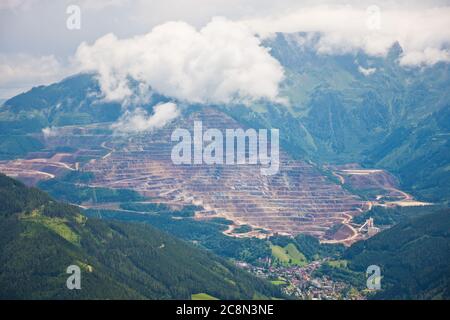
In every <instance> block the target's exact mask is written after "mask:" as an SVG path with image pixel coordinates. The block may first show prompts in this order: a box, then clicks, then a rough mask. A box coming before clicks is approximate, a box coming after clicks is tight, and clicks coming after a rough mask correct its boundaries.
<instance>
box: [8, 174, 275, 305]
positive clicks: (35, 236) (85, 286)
mask: <svg viewBox="0 0 450 320" xmlns="http://www.w3.org/2000/svg"><path fill="white" fill-rule="evenodd" d="M70 265H78V266H79V267H80V268H81V290H68V289H67V288H66V280H67V278H68V277H69V274H66V269H67V267H68V266H70ZM199 293H206V294H208V295H211V296H213V297H216V298H220V299H252V298H264V297H281V295H280V293H279V291H278V289H276V288H275V287H274V286H272V285H271V284H269V283H267V282H265V281H264V280H262V279H258V278H255V277H253V276H251V275H249V274H247V273H246V272H244V271H242V270H239V269H237V268H236V267H234V266H233V265H231V264H230V263H229V262H227V261H225V260H223V259H221V258H219V257H217V256H215V255H213V254H211V253H209V252H207V251H204V250H200V249H198V248H195V247H193V246H192V245H189V244H187V243H185V242H182V241H180V240H177V239H175V238H173V237H172V236H169V235H167V234H165V233H162V232H160V231H158V230H156V229H154V228H152V227H150V226H147V225H140V224H132V223H124V222H118V221H114V220H108V221H104V220H98V219H95V218H87V217H86V216H84V215H82V214H81V213H80V211H79V208H78V207H75V206H72V205H69V204H65V203H60V202H57V201H55V200H53V199H52V198H51V197H50V196H48V195H47V194H46V193H44V192H42V191H40V190H39V189H36V188H29V187H26V186H25V185H23V184H22V183H21V182H18V181H16V180H13V179H11V178H8V177H6V176H4V175H2V174H0V298H2V299H190V298H191V295H193V294H199Z"/></svg>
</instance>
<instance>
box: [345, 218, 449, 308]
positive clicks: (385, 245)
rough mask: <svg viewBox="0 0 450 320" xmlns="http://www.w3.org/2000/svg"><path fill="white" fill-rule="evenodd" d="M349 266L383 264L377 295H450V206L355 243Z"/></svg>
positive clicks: (349, 252)
mask: <svg viewBox="0 0 450 320" xmlns="http://www.w3.org/2000/svg"><path fill="white" fill-rule="evenodd" d="M344 258H346V259H348V260H349V261H350V263H349V268H350V269H351V270H354V271H358V272H365V270H366V268H367V267H368V266H370V265H378V266H379V267H380V268H381V276H382V280H381V286H382V287H381V288H382V291H380V292H379V293H376V294H375V295H374V296H373V298H375V299H450V265H449V263H448V262H449V261H450V210H448V209H445V210H442V211H440V212H438V213H431V214H424V215H420V216H417V217H414V218H411V219H408V220H406V221H403V222H400V223H399V224H397V225H395V226H394V227H392V228H391V229H388V230H385V231H383V232H380V233H379V234H378V235H376V236H374V237H372V238H370V239H368V240H366V241H361V242H358V243H355V244H354V245H352V246H351V247H350V248H349V249H347V251H346V252H345V253H344Z"/></svg>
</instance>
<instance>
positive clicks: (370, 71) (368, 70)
mask: <svg viewBox="0 0 450 320" xmlns="http://www.w3.org/2000/svg"><path fill="white" fill-rule="evenodd" d="M358 71H359V72H361V73H362V74H363V75H365V76H366V77H367V76H370V75H371V74H374V73H375V71H377V68H364V67H361V66H358Z"/></svg>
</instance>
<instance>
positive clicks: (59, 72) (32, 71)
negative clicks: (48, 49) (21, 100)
mask: <svg viewBox="0 0 450 320" xmlns="http://www.w3.org/2000/svg"><path fill="white" fill-rule="evenodd" d="M70 72H71V70H70V69H69V68H68V67H66V66H64V65H63V64H61V63H60V62H59V61H58V60H57V59H56V58H55V57H54V56H53V55H47V56H31V55H26V54H18V55H2V54H0V75H1V77H0V87H1V91H0V94H1V95H2V96H3V97H6V98H9V97H12V96H13V95H15V94H18V93H20V92H23V91H24V90H28V89H30V88H31V87H32V86H36V85H42V84H49V83H52V82H54V81H59V80H61V78H63V77H64V76H66V75H68V74H70Z"/></svg>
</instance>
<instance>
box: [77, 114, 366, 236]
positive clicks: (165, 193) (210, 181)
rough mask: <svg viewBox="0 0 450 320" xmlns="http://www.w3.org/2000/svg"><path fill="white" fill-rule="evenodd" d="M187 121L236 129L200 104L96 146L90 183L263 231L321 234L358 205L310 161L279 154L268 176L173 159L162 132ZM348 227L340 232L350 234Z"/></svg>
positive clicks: (256, 169)
mask: <svg viewBox="0 0 450 320" xmlns="http://www.w3.org/2000/svg"><path fill="white" fill-rule="evenodd" d="M195 120H201V121H202V122H203V127H204V130H206V129H207V128H217V129H220V130H221V131H223V132H224V131H225V129H227V128H240V127H241V126H240V125H239V124H238V123H237V122H235V121H234V120H233V119H231V118H230V117H228V116H226V115H224V114H223V113H221V112H219V111H216V110H214V109H205V110H202V111H201V112H195V113H193V114H191V115H190V116H189V117H188V118H187V119H183V120H179V121H176V122H174V123H173V124H171V125H169V126H167V127H165V128H163V129H161V130H158V131H155V132H151V133H147V134H141V135H136V136H132V137H127V138H120V137H117V138H116V139H114V140H113V141H110V142H108V143H105V144H103V146H104V147H107V148H108V149H109V150H110V152H109V153H107V154H106V156H104V157H103V158H100V159H96V160H93V161H91V162H90V163H88V164H87V165H86V166H84V168H83V170H86V171H90V172H93V173H94V175H95V180H94V181H92V185H94V186H103V187H111V188H132V189H135V190H138V191H139V192H140V193H142V194H144V195H146V196H149V197H152V198H156V199H158V201H161V202H166V203H183V204H188V203H189V204H190V203H194V204H196V205H201V206H203V207H204V208H205V210H204V211H202V212H198V214H197V217H198V218H205V217H206V218H207V217H213V216H222V217H226V218H229V219H231V220H233V221H235V222H237V223H242V224H244V223H245V224H249V225H251V226H253V227H254V228H257V229H258V228H261V229H265V230H267V231H269V233H274V232H278V233H286V234H297V233H306V234H310V235H314V236H317V237H319V238H324V237H325V234H326V231H327V230H328V229H330V228H331V227H333V226H334V225H336V224H339V223H341V222H342V221H344V220H346V219H348V217H351V216H354V215H357V214H359V213H360V212H361V211H362V210H363V209H364V207H365V204H364V203H363V202H362V201H361V200H360V199H359V198H358V197H357V196H355V195H352V194H350V193H349V192H347V191H345V190H344V189H343V188H342V187H341V186H339V185H338V184H335V183H332V182H331V181H329V180H328V179H327V178H326V177H325V176H323V175H322V174H321V173H320V171H319V170H317V169H316V168H315V167H314V166H313V165H312V164H309V163H306V162H302V161H295V160H292V159H290V158H289V157H288V156H287V155H286V154H284V153H283V152H281V155H280V158H281V159H280V162H281V164H280V171H279V173H278V174H276V175H273V176H264V175H262V174H261V172H260V166H259V165H206V164H203V165H174V164H173V163H172V161H171V158H170V154H171V150H172V147H173V145H174V143H171V142H170V135H171V133H172V131H173V130H174V128H176V127H181V128H187V129H188V130H190V131H192V128H193V123H194V121H195ZM349 233H350V234H349ZM349 233H346V232H344V234H343V235H342V237H343V238H346V237H348V236H349V235H353V234H352V232H351V230H350V231H349ZM254 235H255V234H254Z"/></svg>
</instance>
